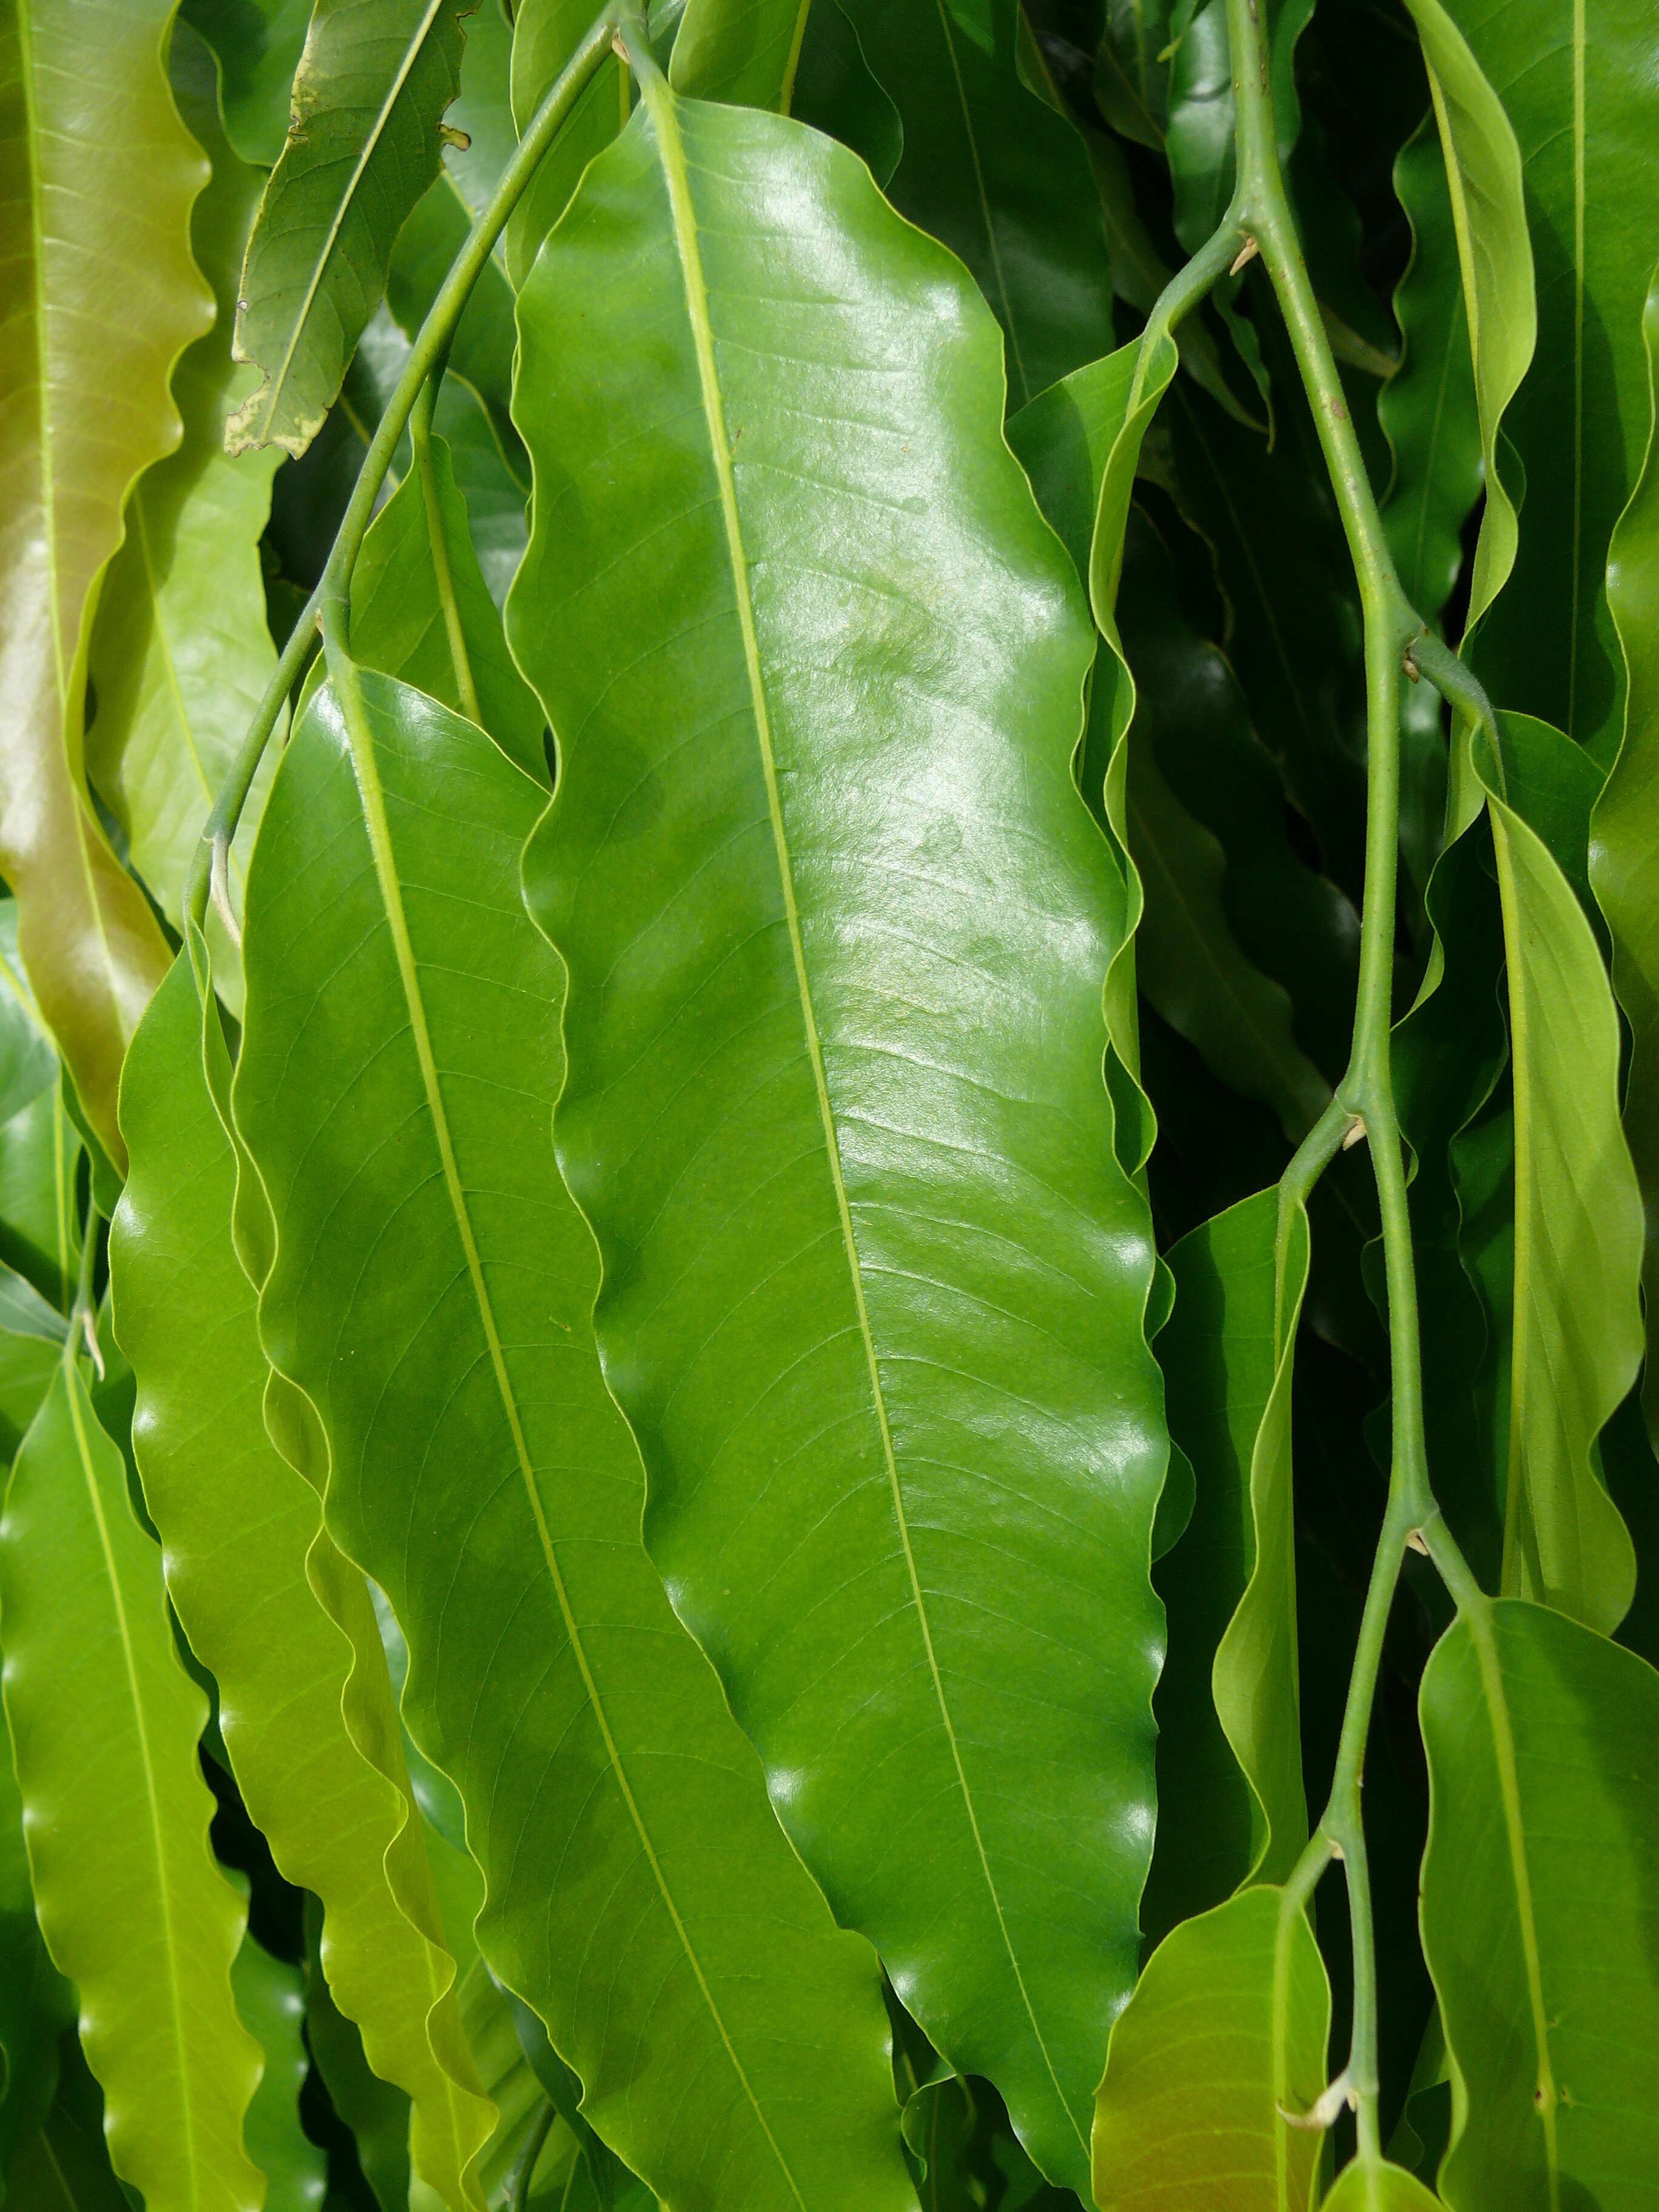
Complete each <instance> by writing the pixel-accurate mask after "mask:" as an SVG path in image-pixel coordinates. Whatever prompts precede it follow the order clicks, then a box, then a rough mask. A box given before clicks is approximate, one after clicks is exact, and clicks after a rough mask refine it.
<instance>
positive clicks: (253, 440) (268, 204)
mask: <svg viewBox="0 0 1659 2212" xmlns="http://www.w3.org/2000/svg"><path fill="white" fill-rule="evenodd" d="M464 6H465V0H318V4H317V8H316V10H315V12H314V13H313V16H312V19H311V27H310V29H309V31H308V32H307V34H306V45H305V52H303V53H302V54H301V57H300V64H299V68H298V70H296V71H295V78H294V94H293V103H294V114H293V120H292V122H291V123H290V125H289V137H288V143H287V145H286V146H285V147H284V148H283V155H282V159H281V160H280V161H278V162H277V164H276V167H275V168H274V169H273V170H272V172H271V174H270V183H269V184H268V185H266V187H265V194H264V199H263V200H262V201H261V203H260V205H259V214H258V221H257V222H255V224H254V227H253V235H252V238H251V239H250V240H248V248H247V258H246V264H244V267H243V270H242V282H241V286H240V296H239V297H238V300H237V303H236V331H235V341H234V352H235V357H236V359H237V360H238V361H242V362H253V363H255V364H256V366H257V367H258V368H259V369H260V370H261V371H262V373H263V379H262V381H261V383H260V385H259V387H258V390H257V391H256V392H253V393H252V395H251V396H250V397H249V398H247V399H246V401H245V402H244V403H243V404H242V405H241V406H240V408H239V409H238V410H237V411H236V413H235V414H234V416H232V417H231V419H230V421H229V422H228V424H227V425H226V429H225V444H226V447H227V450H228V452H230V453H240V452H242V451H243V450H244V449H245V448H246V447H249V446H267V445H277V446H281V447H283V449H284V451H285V452H287V453H304V451H305V449H306V447H307V446H308V445H309V444H310V443H311V441H312V439H313V437H314V436H315V435H316V433H317V431H318V429H319V427H320V425H321V423H322V420H323V417H324V416H325V414H326V413H327V412H328V410H329V409H330V408H331V406H332V405H333V404H334V401H335V398H337V395H338V392H339V389H340V383H341V380H342V379H343V376H344V374H345V372H346V367H347V364H348V363H349V361H350V359H351V355H352V350H353V349H354V348H355V347H356V343H357V340H358V339H359V337H362V332H363V329H364V326H365V325H366V324H367V323H368V319H369V317H370V316H371V315H372V314H373V313H374V310H375V307H377V306H378V305H379V303H380V294H381V291H382V289H384V287H385V284H386V264H387V262H388V261H389V260H390V258H391V255H392V246H393V243H394V242H395V240H396V239H397V236H398V231H399V230H400V229H401V228H402V227H403V224H404V218H405V217H406V216H408V215H409V213H410V210H411V209H412V208H413V207H414V205H415V203H416V201H417V200H418V199H419V198H420V197H421V195H422V192H423V191H426V189H427V187H428V185H430V184H431V182H432V180H433V179H434V178H435V176H436V175H437V173H438V166H439V163H440V161H441V159H442V153H443V140H442V136H441V128H440V126H441V121H442V118H443V113H444V110H445V109H446V108H447V106H449V103H450V101H451V100H453V98H454V97H455V93H456V89H457V87H458V85H459V76H460V64H461V40H462V32H461V27H460V22H459V15H460V12H461V9H462V8H463V7H464Z"/></svg>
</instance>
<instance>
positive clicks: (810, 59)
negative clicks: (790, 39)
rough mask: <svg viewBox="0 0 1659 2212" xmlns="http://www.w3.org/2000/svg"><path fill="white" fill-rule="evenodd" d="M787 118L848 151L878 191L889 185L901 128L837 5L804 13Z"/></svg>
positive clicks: (831, 1)
mask: <svg viewBox="0 0 1659 2212" xmlns="http://www.w3.org/2000/svg"><path fill="white" fill-rule="evenodd" d="M789 112H790V113H791V114H792V115H798V116H799V118H800V119H801V121H802V122H803V123H810V124H811V125H812V128H813V129H814V130H815V131H825V132H827V133H828V134H829V137H832V138H839V139H840V140H841V143H842V145H843V146H850V147H851V148H852V149H853V151H854V153H855V154H856V155H858V156H859V158H860V161H867V162H868V164H869V166H870V173H871V175H872V177H874V179H875V180H876V182H877V183H878V185H883V186H885V185H888V184H890V182H891V181H892V176H893V172H894V170H895V169H896V168H897V167H898V165H899V156H900V155H901V154H902V152H903V151H904V125H903V124H902V123H901V122H900V120H899V112H898V110H897V108H896V107H895V106H894V105H893V103H892V101H891V100H890V99H889V98H888V97H887V94H885V93H884V91H883V90H882V88H881V86H880V84H879V83H878V81H877V78H876V74H875V71H874V70H872V68H871V66H870V64H869V63H868V62H867V61H866V59H865V58H864V48H863V46H862V45H861V44H860V40H859V34H858V32H857V31H856V30H855V29H854V25H853V19H852V17H851V16H850V15H848V13H847V11H846V9H844V8H843V7H842V4H841V0H815V4H814V5H813V7H812V8H811V9H810V10H809V11H808V14H807V18H806V33H805V37H804V38H803V40H801V49H800V64H799V69H798V70H797V71H796V75H795V89H794V94H793V98H792V99H791V100H790V103H789Z"/></svg>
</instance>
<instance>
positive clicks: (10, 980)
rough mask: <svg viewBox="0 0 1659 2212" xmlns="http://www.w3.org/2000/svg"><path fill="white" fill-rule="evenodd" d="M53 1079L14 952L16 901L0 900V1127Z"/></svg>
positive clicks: (53, 1059)
mask: <svg viewBox="0 0 1659 2212" xmlns="http://www.w3.org/2000/svg"><path fill="white" fill-rule="evenodd" d="M57 1080H58V1055H57V1054H56V1053H55V1052H54V1051H53V1050H52V1039H51V1037H50V1036H48V1035H47V1033H46V1024H45V1023H44V1022H43V1021H42V1020H41V1018H40V1008H39V1007H38V1006H36V1005H35V1003H34V994H33V992H32V991H31V990H30V989H29V987H28V981H27V977H26V976H25V975H24V974H23V963H22V959H21V956H20V955H19V953H18V950H17V902H16V900H15V899H13V898H0V1127H4V1125H5V1124H6V1123H7V1122H8V1121H10V1120H11V1119H12V1118H13V1116H14V1115H17V1114H21V1112H22V1110H23V1109H24V1107H26V1106H27V1105H28V1104H29V1103H30V1102H31V1101H32V1100H33V1099H36V1098H38V1097H40V1094H41V1092H42V1091H46V1090H48V1089H49V1088H51V1087H52V1085H55V1084H56V1083H57Z"/></svg>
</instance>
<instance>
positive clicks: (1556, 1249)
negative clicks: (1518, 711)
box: [1474, 715, 1643, 1632]
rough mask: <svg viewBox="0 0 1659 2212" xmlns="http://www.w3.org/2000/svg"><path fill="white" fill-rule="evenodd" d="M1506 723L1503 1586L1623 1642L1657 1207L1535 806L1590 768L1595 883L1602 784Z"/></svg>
mask: <svg viewBox="0 0 1659 2212" xmlns="http://www.w3.org/2000/svg"><path fill="white" fill-rule="evenodd" d="M1503 727H1504V751H1503V757H1502V758H1501V759H1494V758H1493V757H1492V755H1491V753H1490V750H1488V748H1487V747H1486V744H1485V741H1484V740H1482V739H1477V740H1476V742H1475V747H1474V765H1475V769H1476V773H1477V775H1479V777H1480V781H1481V783H1482V784H1483V786H1484V787H1485V789H1486V805H1487V810H1488V812H1489V813H1490V815H1491V817H1492V844H1493V849H1494V854H1495V857H1496V860H1497V866H1498V891H1499V895H1500V896H1501V898H1502V902H1503V909H1504V952H1505V956H1506V966H1507V975H1508V991H1509V1014H1510V1059H1511V1065H1512V1068H1513V1081H1514V1091H1515V1261H1514V1311H1515V1335H1514V1344H1513V1349H1512V1354H1511V1365H1510V1394H1509V1451H1508V1461H1509V1472H1508V1499H1507V1504H1506V1508H1505V1512H1504V1589H1505V1591H1506V1592H1508V1593H1509V1594H1510V1595H1524V1596H1529V1597H1536V1598H1539V1599H1541V1600H1542V1601H1545V1602H1547V1603H1548V1604H1551V1605H1554V1606H1559V1607H1561V1608H1562V1609H1563V1610H1564V1611H1565V1612H1568V1613H1571V1614H1573V1615H1574V1617H1575V1618H1576V1619H1577V1620H1583V1621H1586V1622H1588V1623H1589V1626H1592V1627H1594V1628H1600V1629H1602V1630H1606V1631H1609V1632H1610V1631H1611V1630H1612V1629H1613V1628H1615V1627H1616V1626H1618V1624H1619V1622H1620V1620H1622V1619H1623V1617H1624V1615H1625V1613H1626V1610H1627V1609H1628V1607H1629V1605H1630V1601H1631V1596H1632V1592H1633V1590H1634V1589H1635V1583H1636V1561H1635V1556H1634V1553H1633V1552H1632V1547H1631V1541H1630V1536H1629V1533H1628V1532H1627V1530H1626V1528H1625V1524H1624V1522H1623V1520H1622V1519H1621V1518H1620V1514H1619V1511H1618V1509H1617V1507H1616V1506H1615V1505H1614V1504H1613V1501H1612V1499H1611V1498H1609V1497H1608V1496H1607V1491H1606V1488H1605V1486H1603V1484H1602V1482H1601V1476H1600V1474H1599V1473H1598V1471H1597V1469H1596V1468H1595V1464H1594V1462H1593V1460H1592V1456H1591V1447H1592V1445H1593V1444H1594V1443H1595V1437H1596V1436H1597V1435H1598V1434H1599V1432H1600V1431H1601V1427H1602V1425H1603V1424H1604V1423H1605V1422H1606V1421H1607V1419H1608V1418H1609V1416H1610V1415H1611V1414H1612V1413H1613V1410H1614V1408H1615V1407H1617V1406H1618V1404H1619V1403H1620V1400H1621V1399H1622V1398H1623V1397H1624V1396H1625V1395H1626V1392H1627V1391H1628V1390H1629V1389H1630V1387H1631V1385H1632V1383H1634V1382H1635V1380H1636V1376H1637V1371H1638V1368H1639V1366H1640V1364H1641V1359H1642V1341H1643V1340H1642V1315H1641V1303H1640V1290H1639V1280H1640V1273H1641V1263H1642V1201H1641V1194H1640V1191H1639V1189H1638V1185H1637V1181H1636V1171H1635V1170H1634V1168H1633V1167H1632V1164H1631V1158H1630V1154H1629V1152H1628V1151H1627V1149H1626V1145H1625V1140H1624V1135H1623V1133H1622V1131H1621V1130H1620V1126H1619V1015H1618V1010H1617V1008H1616V1007H1615V1006H1614V1004H1613V992H1612V989H1611V987H1610V986H1609V984H1608V981H1607V971H1606V969H1605V968H1604V967H1603V965H1602V960H1601V950H1600V947H1599V946H1598V945H1597V944H1596V941H1595V932H1594V930H1593V929H1592V927H1591V926H1590V922H1589V917H1588V915H1586V914H1585V912H1584V908H1583V904H1582V903H1581V902H1580V896H1579V893H1578V892H1577V891H1575V890H1574V887H1573V884H1572V882H1571V878H1570V877H1569V875H1568V874H1567V873H1566V872H1565V871H1564V869H1563V867H1562V866H1561V865H1560V863H1559V860H1558V859H1557V858H1556V855H1555V854H1554V853H1553V851H1552V849H1551V846H1550V844H1549V843H1547V842H1545V837H1544V836H1542V835H1541V834H1540V831H1541V829H1543V828H1545V827H1546V826H1547V825H1546V819H1542V818H1541V817H1540V815H1539V812H1538V811H1537V810H1538V808H1539V796H1538V794H1539V793H1540V791H1541V790H1542V791H1543V792H1545V793H1549V794H1550V795H1551V796H1552V797H1553V798H1555V799H1558V800H1559V799H1565V798H1566V797H1567V794H1568V790H1569V787H1568V785H1567V783H1566V781H1565V775H1564V770H1565V769H1568V768H1569V767H1571V766H1582V767H1583V769H1585V771H1586V772H1587V774H1589V778H1590V781H1589V790H1588V791H1587V792H1585V793H1582V794H1581V795H1580V802H1579V804H1578V805H1577V810H1576V812H1577V827H1576V836H1575V842H1576V845H1577V857H1576V860H1574V859H1573V858H1571V856H1570V857H1569V866H1571V868H1572V872H1573V873H1574V874H1577V875H1579V876H1581V877H1582V875H1583V868H1584V859H1583V855H1584V853H1585V848H1586V845H1587V842H1588V837H1589V801H1590V799H1591V797H1592V796H1593V795H1594V792H1595V786H1596V782H1597V781H1598V779H1596V777H1595V774H1594V771H1593V769H1590V764H1589V762H1588V761H1587V760H1585V759H1584V758H1583V756H1582V755H1577V754H1575V753H1574V752H1573V750H1572V749H1571V745H1570V744H1569V742H1568V740H1567V739H1565V738H1563V737H1562V736H1561V735H1560V733H1559V732H1557V731H1553V730H1551V729H1549V727H1548V726H1547V725H1546V724H1541V723H1531V724H1528V722H1527V720H1526V719H1525V717H1523V716H1520V715H1507V716H1505V717H1504V726H1503ZM1555 749H1559V750H1560V751H1562V752H1563V753H1565V761H1562V762H1558V761H1556V760H1554V759H1553V758H1552V757H1551V755H1552V753H1553V750H1555ZM1540 754H1542V756H1543V757H1542V759H1541V760H1540V759H1539V757H1538V756H1539V755H1540ZM1528 799H1530V800H1531V804H1530V805H1528ZM1523 808H1524V809H1525V810H1526V811H1522V810H1523ZM1569 811H1571V806H1570V802H1569ZM1529 816H1530V817H1531V818H1529ZM1566 834H1568V833H1567V832H1566V831H1565V829H1560V830H1559V831H1558V835H1561V836H1565V835H1566Z"/></svg>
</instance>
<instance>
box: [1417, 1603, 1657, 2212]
mask: <svg viewBox="0 0 1659 2212" xmlns="http://www.w3.org/2000/svg"><path fill="white" fill-rule="evenodd" d="M1419 1711H1420V1717H1421V1720H1422V1726H1423V1741H1424V1743H1425V1747H1426V1748H1427V1752H1428V1759H1429V1793H1430V1815H1429V1843H1428V1850H1427V1854H1426V1856H1425V1860H1424V1864H1423V1905H1422V1922H1423V1945H1424V1951H1425V1955H1426V1957H1427V1960H1428V1963H1429V1971H1430V1972H1431V1974H1432V1975H1433V1977H1434V1984H1435V1988H1436V1990H1437V1993H1438V1996H1439V1999H1440V2010H1441V2015H1442V2018H1443V2021H1444V2022H1445V2030H1446V2042H1447V2046H1448V2049H1449V2053H1450V2057H1451V2063H1452V2069H1453V2071H1452V2093H1453V2105H1452V2111H1453V2125H1452V2142H1451V2148H1450V2149H1449V2152H1448V2154H1447V2156H1446V2160H1445V2162H1444V2163H1443V2166H1442V2167H1441V2169H1440V2177H1439V2188H1440V2193H1441V2195H1442V2196H1443V2197H1444V2199H1445V2201H1446V2203H1448V2204H1449V2206H1451V2207H1452V2212H1578V2208H1580V2207H1583V2208H1588V2207H1589V2206H1591V2205H1602V2206H1605V2207H1607V2212H1612V2208H1613V2206H1615V2205H1616V2206H1618V2207H1619V2208H1620V2212H1649V2208H1651V2207H1652V2206H1654V2205H1655V2204H1659V1977H1656V1974H1655V1972H1654V1965H1653V1955H1654V1954H1653V1947H1654V1931H1655V1929H1656V1928H1659V1868H1656V1861H1655V1857H1654V1851H1653V1838H1654V1836H1655V1834H1656V1833H1659V1675H1656V1674H1655V1673H1654V1671H1653V1669H1652V1668H1650V1666H1648V1665H1647V1663H1646V1662H1644V1660H1641V1659H1638V1658H1637V1657H1636V1656H1635V1655H1634V1654H1633V1653H1632V1652H1629V1651H1625V1650H1620V1647H1619V1646H1618V1645H1617V1644H1609V1643H1607V1642H1606V1641H1605V1640H1604V1639H1603V1638H1601V1637H1600V1636H1596V1635H1594V1634H1592V1633H1591V1632H1590V1631H1589V1630H1588V1629H1586V1628H1583V1627H1581V1626H1579V1625H1578V1623H1577V1622H1576V1621H1573V1620H1567V1619H1566V1618H1565V1616H1564V1615H1563V1614H1561V1613H1554V1612H1551V1611H1549V1610H1547V1609H1546V1608H1545V1607H1541V1606H1535V1605H1530V1604H1528V1603H1526V1602H1525V1601H1522V1600H1518V1599H1506V1598H1500V1599H1498V1600H1497V1601H1495V1602H1492V1603H1491V1604H1489V1605H1481V1606H1480V1607H1479V1609H1478V1610H1477V1611H1475V1612H1474V1613H1470V1614H1468V1616H1467V1617H1465V1618H1464V1619H1462V1620H1459V1622H1458V1623H1457V1625H1456V1626H1455V1627H1454V1628H1453V1629H1452V1630H1451V1631H1450V1632H1449V1634H1448V1635H1446V1636H1445V1637H1444V1638H1443V1639H1442V1640H1441V1642H1440V1644H1438V1645H1437V1648H1436V1650H1435V1651H1434V1653H1433V1655H1432V1656H1431V1658H1430V1661H1429V1664H1428V1668H1427V1669H1426V1671H1425V1674H1424V1676H1423V1686H1422V1690H1421V1693H1420V1699H1419Z"/></svg>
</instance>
